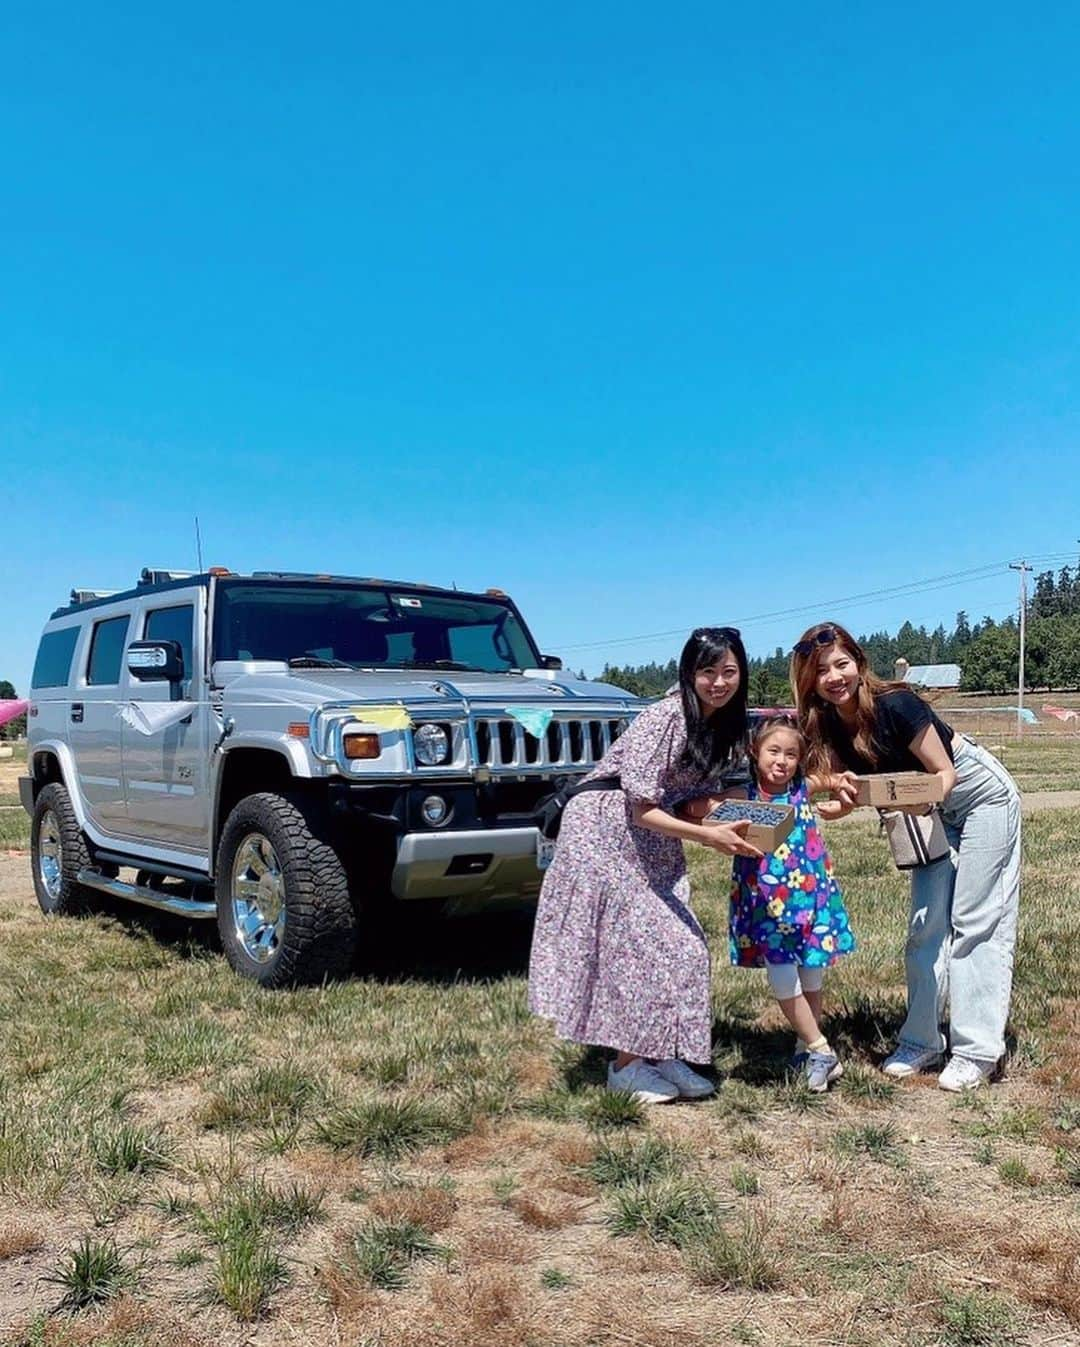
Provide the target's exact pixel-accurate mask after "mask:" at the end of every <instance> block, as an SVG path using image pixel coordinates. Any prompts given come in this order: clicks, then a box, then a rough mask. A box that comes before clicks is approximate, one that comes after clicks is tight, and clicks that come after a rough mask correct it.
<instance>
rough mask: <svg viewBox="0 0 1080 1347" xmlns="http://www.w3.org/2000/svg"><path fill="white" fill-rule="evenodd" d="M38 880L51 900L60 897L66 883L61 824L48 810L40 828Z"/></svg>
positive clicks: (44, 814) (43, 816)
mask: <svg viewBox="0 0 1080 1347" xmlns="http://www.w3.org/2000/svg"><path fill="white" fill-rule="evenodd" d="M38 878H39V879H40V880H41V887H42V888H43V889H44V890H45V892H46V893H47V894H48V895H49V897H50V898H52V899H54V900H55V899H56V898H59V897H60V887H61V885H62V884H63V882H64V845H63V843H62V842H61V840H60V823H59V820H58V819H57V817H56V815H55V814H54V813H53V811H52V810H51V809H46V810H45V812H44V813H43V814H42V816H41V824H40V825H39V827H38Z"/></svg>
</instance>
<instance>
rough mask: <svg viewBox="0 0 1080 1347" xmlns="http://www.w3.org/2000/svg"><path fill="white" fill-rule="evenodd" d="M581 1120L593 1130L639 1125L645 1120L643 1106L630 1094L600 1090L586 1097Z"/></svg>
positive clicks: (601, 1130) (602, 1130)
mask: <svg viewBox="0 0 1080 1347" xmlns="http://www.w3.org/2000/svg"><path fill="white" fill-rule="evenodd" d="M582 1121H583V1122H584V1123H585V1124H586V1126H588V1127H591V1128H592V1129H593V1131H595V1132H605V1131H610V1130H612V1129H614V1128H617V1127H640V1126H641V1124H642V1123H643V1122H644V1121H645V1107H644V1105H643V1104H639V1103H638V1101H637V1100H636V1099H634V1098H633V1097H632V1096H631V1095H628V1094H620V1093H618V1092H617V1091H615V1090H602V1091H598V1092H597V1093H596V1094H593V1095H591V1096H589V1097H588V1099H587V1102H586V1104H585V1107H584V1109H583V1110H582Z"/></svg>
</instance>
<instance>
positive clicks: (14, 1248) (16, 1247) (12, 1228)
mask: <svg viewBox="0 0 1080 1347" xmlns="http://www.w3.org/2000/svg"><path fill="white" fill-rule="evenodd" d="M44 1244H45V1236H44V1235H43V1234H42V1232H41V1231H40V1230H39V1229H37V1228H36V1227H35V1226H32V1225H25V1224H23V1223H22V1222H20V1221H9V1222H8V1223H6V1224H5V1225H0V1262H3V1261H4V1259H6V1258H18V1257H19V1255H20V1254H24V1253H36V1252H37V1250H38V1249H40V1248H43V1247H44Z"/></svg>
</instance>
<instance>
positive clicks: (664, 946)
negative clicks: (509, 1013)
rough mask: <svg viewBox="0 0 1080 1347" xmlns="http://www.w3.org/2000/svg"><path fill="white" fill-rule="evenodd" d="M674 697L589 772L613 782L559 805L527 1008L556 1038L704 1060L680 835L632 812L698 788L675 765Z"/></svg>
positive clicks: (706, 1006) (682, 737)
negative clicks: (637, 819) (615, 779)
mask: <svg viewBox="0 0 1080 1347" xmlns="http://www.w3.org/2000/svg"><path fill="white" fill-rule="evenodd" d="M685 745H686V722H685V719H684V716H683V710H682V704H681V701H680V699H679V697H678V696H672V697H665V698H664V700H663V701H660V702H656V703H654V704H653V705H652V706H649V707H646V708H645V710H644V711H642V712H641V713H640V714H639V715H638V717H637V719H636V720H635V721H634V723H633V724H632V725H631V726H630V728H629V729H628V730H627V731H626V732H625V733H624V734H623V735H622V736H621V737H620V738H619V739H617V740H616V741H615V743H614V744H613V745H612V747H611V749H610V750H609V752H608V753H607V754H606V755H605V757H604V760H603V762H601V763H600V765H599V766H598V767H597V768H596V770H595V771H594V772H593V773H592V774H591V775H593V776H619V777H620V778H621V781H622V789H621V790H615V791H606V790H605V791H587V792H585V793H583V794H581V795H577V796H575V797H574V798H573V799H572V800H571V801H570V803H569V804H568V805H567V806H566V812H565V814H564V815H563V821H562V827H561V828H560V831H559V841H558V845H557V847H556V849H555V859H554V860H553V861H552V863H551V868H550V869H549V870H548V871H547V873H546V875H545V876H544V883H543V887H542V888H541V890H540V903H539V906H538V908H537V912H536V925H535V927H534V930H533V944H532V956H531V958H530V961H529V1008H530V1009H531V1010H532V1012H533V1013H534V1014H535V1015H543V1016H544V1017H546V1018H547V1019H550V1020H554V1022H555V1029H556V1032H557V1033H558V1034H559V1036H560V1037H562V1038H567V1039H571V1040H573V1041H574V1042H577V1043H589V1044H593V1045H596V1046H598V1047H607V1048H616V1049H618V1050H619V1051H621V1052H632V1053H635V1054H637V1055H639V1056H641V1057H654V1058H669V1057H680V1058H684V1059H686V1060H689V1061H691V1062H707V1061H709V1059H710V1056H711V1051H712V1013H711V1006H710V1000H709V950H708V945H707V944H706V941H705V934H704V932H703V931H702V929H701V926H700V924H699V922H698V919H697V918H696V917H695V916H694V914H693V912H692V911H691V909H690V882H689V880H688V878H687V874H686V860H685V858H684V856H683V844H682V842H681V841H680V840H679V839H678V838H677V837H666V836H664V834H662V833H657V832H652V831H651V830H650V829H648V828H639V827H637V826H635V824H634V822H633V814H632V811H633V806H634V804H635V802H644V801H647V802H649V803H653V804H658V805H660V806H661V808H664V809H668V810H670V809H672V808H673V807H674V806H675V805H676V804H679V803H681V802H682V801H683V800H686V799H688V798H690V797H691V796H694V795H700V794H701V793H702V790H703V788H704V786H705V783H704V782H702V780H701V779H700V776H699V775H698V774H697V773H695V772H693V771H690V770H688V769H687V768H685V767H682V766H681V765H680V764H679V758H680V757H681V755H682V751H683V748H684V747H685Z"/></svg>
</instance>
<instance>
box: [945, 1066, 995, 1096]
mask: <svg viewBox="0 0 1080 1347" xmlns="http://www.w3.org/2000/svg"><path fill="white" fill-rule="evenodd" d="M995 1065H996V1063H995V1062H973V1061H972V1060H971V1058H970V1057H953V1058H951V1059H950V1061H949V1065H948V1066H947V1067H946V1068H945V1070H944V1071H943V1072H942V1073H941V1075H940V1076H938V1089H940V1090H951V1091H952V1092H953V1094H960V1093H961V1092H962V1091H964V1090H977V1089H978V1088H979V1086H980V1085H986V1084H987V1083H988V1082H989V1080H990V1077H991V1075H992V1074H993V1070H994V1067H995Z"/></svg>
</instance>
